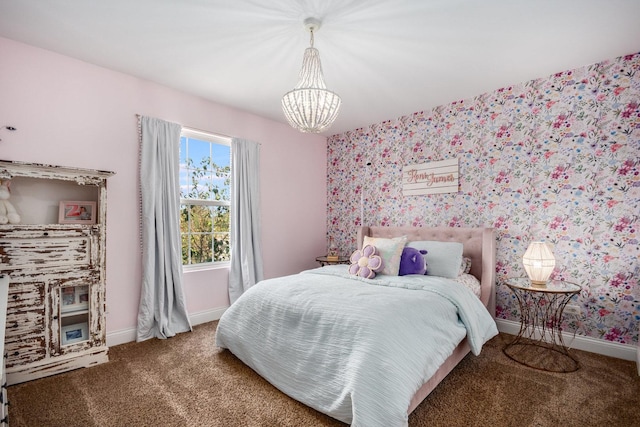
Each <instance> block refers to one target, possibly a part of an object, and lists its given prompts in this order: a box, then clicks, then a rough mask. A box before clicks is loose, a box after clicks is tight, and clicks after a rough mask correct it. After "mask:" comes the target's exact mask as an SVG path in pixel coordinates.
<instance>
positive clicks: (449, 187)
mask: <svg viewBox="0 0 640 427" xmlns="http://www.w3.org/2000/svg"><path fill="white" fill-rule="evenodd" d="M457 192H458V159H457V158H455V159H447V160H441V161H439V162H429V163H423V164H421V165H407V166H405V167H404V170H403V171H402V195H403V196H422V195H425V194H439V193H457Z"/></svg>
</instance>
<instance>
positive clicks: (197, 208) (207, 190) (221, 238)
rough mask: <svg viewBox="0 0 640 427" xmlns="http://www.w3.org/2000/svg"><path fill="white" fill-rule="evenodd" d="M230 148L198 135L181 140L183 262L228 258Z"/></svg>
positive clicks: (194, 262)
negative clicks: (197, 136)
mask: <svg viewBox="0 0 640 427" xmlns="http://www.w3.org/2000/svg"><path fill="white" fill-rule="evenodd" d="M230 160H231V147H230V146H229V145H228V144H224V143H222V144H220V143H217V142H212V141H207V140H204V138H202V136H200V137H199V138H194V137H191V136H189V135H185V134H184V132H183V136H182V138H181V139H180V199H181V206H180V233H181V237H182V264H183V265H194V264H204V263H212V262H220V261H229V259H230V241H229V210H230V207H231V206H230V204H231V203H230V200H231V199H230V184H231V165H230Z"/></svg>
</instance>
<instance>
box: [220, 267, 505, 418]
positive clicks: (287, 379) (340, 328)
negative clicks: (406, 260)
mask: <svg viewBox="0 0 640 427" xmlns="http://www.w3.org/2000/svg"><path fill="white" fill-rule="evenodd" d="M497 333H498V331H497V329H496V325H495V322H494V321H493V319H492V318H491V316H490V315H489V314H488V312H487V310H486V309H485V308H484V306H483V305H482V303H481V302H480V300H479V299H478V297H476V296H475V295H474V294H473V293H472V292H471V291H469V290H468V289H466V288H465V287H464V286H461V285H458V284H456V283H455V282H453V281H451V280H449V279H444V278H439V277H434V276H401V277H392V276H377V277H376V278H375V279H373V280H367V279H358V278H354V276H350V275H349V274H348V273H347V269H346V267H345V266H344V265H343V266H327V267H322V268H318V269H315V270H309V271H305V272H302V273H301V274H298V275H294V276H287V277H281V278H277V279H269V280H264V281H262V282H260V283H258V284H257V285H255V286H253V287H252V288H251V289H249V290H248V291H247V292H245V293H244V294H243V295H242V297H240V298H239V299H238V300H237V301H236V302H235V303H234V304H233V305H232V306H231V307H230V308H229V309H228V310H227V311H226V312H225V313H224V315H223V316H222V318H221V319H220V322H219V324H218V328H217V332H216V344H217V345H218V346H219V347H221V348H227V349H229V350H230V351H231V352H232V353H233V354H235V355H236V356H237V357H238V358H239V359H240V360H242V361H243V362H244V363H246V364H247V365H248V366H250V367H251V368H252V369H254V370H255V371H256V372H258V373H259V374H260V375H261V376H263V377H264V378H265V379H266V380H267V381H269V382H270V383H271V384H273V385H274V386H276V387H277V388H279V389H280V390H281V391H283V392H284V393H286V394H287V395H289V396H291V397H293V398H294V399H296V400H299V401H300V402H302V403H304V404H306V405H308V406H310V407H312V408H315V409H317V410H318V411H320V412H323V413H325V414H328V415H330V416H331V417H334V418H336V419H338V420H341V421H343V422H345V423H349V424H352V425H353V426H361V427H375V426H380V427H395V426H406V425H407V421H408V415H407V409H408V407H409V402H410V400H411V398H412V397H413V395H414V394H415V393H416V391H417V390H418V389H419V388H420V387H421V386H422V384H423V383H424V382H425V381H426V380H427V379H429V378H430V377H431V376H432V375H433V373H434V372H435V371H436V370H437V369H438V367H439V366H440V365H441V364H442V362H443V361H444V360H445V359H446V358H447V357H448V356H449V355H451V354H452V352H453V350H454V348H455V347H456V346H457V345H458V343H460V341H462V339H463V338H464V337H465V336H468V338H469V344H470V346H471V350H472V352H473V353H474V354H476V355H477V354H479V352H480V350H481V348H482V345H483V344H484V343H485V342H486V341H487V340H489V339H490V338H491V337H493V336H495V335H496V334H497Z"/></svg>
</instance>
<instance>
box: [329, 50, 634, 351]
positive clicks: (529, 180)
mask: <svg viewBox="0 0 640 427" xmlns="http://www.w3.org/2000/svg"><path fill="white" fill-rule="evenodd" d="M639 104H640V54H633V55H627V56H624V57H620V58H616V59H614V60H609V61H604V62H601V63H598V64H595V65H590V66H586V67H582V68H579V69H576V70H571V71H566V72H562V73H558V74H555V75H552V76H550V77H546V78H541V79H537V80H532V81H528V82H526V83H522V84H518V85H514V86H510V87H506V88H502V89H498V90H496V91H494V92H491V93H486V94H484V95H480V96H477V97H475V98H472V99H467V100H463V101H457V102H453V103H451V104H448V105H443V106H440V107H437V108H435V109H433V110H430V111H420V112H417V113H415V114H412V115H409V116H404V117H400V118H398V119H396V120H390V121H385V122H382V123H378V124H374V125H371V126H369V127H366V128H361V129H356V130H354V131H350V132H346V133H343V134H338V135H334V136H332V137H330V138H329V139H328V177H327V179H328V183H327V188H328V206H327V209H328V222H329V223H328V234H329V236H331V237H333V238H334V241H335V242H336V244H337V245H338V247H339V248H340V250H341V253H342V254H344V255H347V254H350V253H351V251H353V250H354V249H355V247H356V232H357V227H358V226H360V225H361V224H367V225H382V226H407V225H410V226H450V227H477V226H487V227H495V229H496V234H497V239H498V255H497V266H496V270H497V279H498V286H497V309H496V310H497V313H496V315H497V317H498V318H502V319H510V320H518V308H517V304H516V301H515V300H514V298H513V296H512V295H511V293H510V291H509V290H508V288H507V287H506V286H505V285H504V284H503V283H502V282H503V281H504V279H506V278H507V277H511V276H524V275H525V272H524V268H523V266H522V255H523V253H524V251H525V249H526V248H527V246H528V244H529V242H531V241H533V240H544V241H547V242H552V243H553V244H554V245H555V249H554V254H555V256H556V269H555V271H554V276H555V277H556V278H560V279H566V280H569V281H572V282H574V283H577V284H579V285H580V286H582V292H581V294H580V295H578V296H577V297H576V300H575V301H572V303H571V304H576V305H579V307H580V309H581V313H580V315H578V316H573V315H571V316H565V325H564V327H565V329H567V330H569V331H577V333H578V334H579V335H584V336H589V337H594V338H599V339H604V340H607V341H613V342H618V343H627V344H631V343H632V342H637V339H638V326H639V322H640V286H639V283H638V281H639V280H640V264H639V261H638V260H639V257H640V244H639V241H640V106H639ZM453 157H457V158H458V159H459V172H460V178H459V179H460V186H459V191H458V193H449V194H438V195H429V196H407V197H403V195H402V182H401V181H402V170H403V167H404V166H405V165H409V164H414V163H425V162H429V161H435V160H443V159H448V158H453Z"/></svg>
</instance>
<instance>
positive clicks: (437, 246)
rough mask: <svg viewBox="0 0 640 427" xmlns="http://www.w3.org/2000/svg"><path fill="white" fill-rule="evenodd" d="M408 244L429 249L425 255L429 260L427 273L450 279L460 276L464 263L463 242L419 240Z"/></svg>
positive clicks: (419, 248)
mask: <svg viewBox="0 0 640 427" xmlns="http://www.w3.org/2000/svg"><path fill="white" fill-rule="evenodd" d="M407 246H409V247H412V248H416V249H418V250H421V249H424V250H426V251H427V254H426V255H424V258H425V260H426V261H427V275H429V276H440V277H448V278H450V279H455V278H456V277H458V274H459V273H460V264H461V263H462V249H463V247H462V243H460V242H437V241H433V240H419V241H415V242H409V243H408V244H407Z"/></svg>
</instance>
